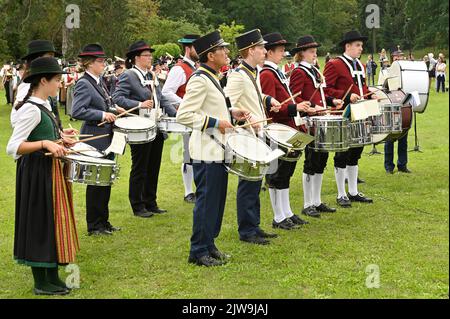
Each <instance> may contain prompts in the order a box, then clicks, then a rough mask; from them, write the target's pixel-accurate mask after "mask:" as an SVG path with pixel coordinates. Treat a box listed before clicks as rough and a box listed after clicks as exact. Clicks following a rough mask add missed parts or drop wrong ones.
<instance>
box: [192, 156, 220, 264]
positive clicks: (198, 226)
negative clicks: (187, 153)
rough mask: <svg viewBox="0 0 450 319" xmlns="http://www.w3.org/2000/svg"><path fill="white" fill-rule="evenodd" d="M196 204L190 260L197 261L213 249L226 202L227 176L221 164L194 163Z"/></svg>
mask: <svg viewBox="0 0 450 319" xmlns="http://www.w3.org/2000/svg"><path fill="white" fill-rule="evenodd" d="M193 169H194V181H195V186H196V189H197V190H196V192H195V196H196V201H195V207H194V220H193V225H192V237H191V250H190V257H193V258H200V257H202V256H205V255H208V254H209V251H211V250H212V249H215V248H216V246H215V244H214V239H215V238H217V237H218V236H219V233H220V228H221V226H222V218H223V212H224V209H225V201H226V198H227V187H228V173H227V171H226V169H225V166H224V165H223V164H221V163H210V164H206V163H194V164H193Z"/></svg>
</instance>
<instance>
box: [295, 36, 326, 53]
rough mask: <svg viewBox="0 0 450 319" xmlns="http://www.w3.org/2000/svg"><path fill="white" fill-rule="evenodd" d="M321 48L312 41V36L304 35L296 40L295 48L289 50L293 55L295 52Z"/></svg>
mask: <svg viewBox="0 0 450 319" xmlns="http://www.w3.org/2000/svg"><path fill="white" fill-rule="evenodd" d="M320 46H322V45H321V44H320V43H317V42H316V40H314V37H313V36H312V35H305V36H302V37H300V38H298V40H297V46H296V47H295V48H293V49H292V50H291V54H292V55H294V54H296V53H297V52H300V51H303V50H307V49H311V48H318V47H320Z"/></svg>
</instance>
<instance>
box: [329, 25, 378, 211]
mask: <svg viewBox="0 0 450 319" xmlns="http://www.w3.org/2000/svg"><path fill="white" fill-rule="evenodd" d="M366 40H367V37H366V36H362V35H361V34H360V33H359V32H358V31H349V32H347V33H345V34H344V37H343V39H342V41H341V42H340V43H339V45H340V46H341V47H342V49H343V50H344V53H343V55H341V56H338V57H337V58H335V59H332V60H330V61H329V62H328V63H327V64H326V65H325V70H324V76H325V78H326V79H327V86H326V88H325V93H326V94H328V95H330V96H334V97H339V98H344V96H345V94H346V92H347V90H348V89H349V88H350V93H349V94H348V95H347V96H346V98H345V100H344V103H345V104H349V103H356V102H357V101H359V100H361V99H363V98H364V96H368V97H369V98H372V99H377V96H376V95H375V94H369V89H368V87H367V84H366V73H365V70H364V66H363V64H362V63H361V61H360V60H359V58H360V57H361V54H362V52H363V44H364V41H366ZM363 149H364V146H361V147H355V148H350V149H349V150H348V151H346V152H337V153H336V154H335V156H334V167H335V177H336V184H337V189H338V196H337V199H336V201H337V203H338V204H339V205H340V206H341V207H351V205H352V204H351V203H352V202H361V203H372V202H373V200H372V199H371V198H368V197H366V196H365V195H364V194H362V193H360V192H359V191H358V161H359V159H360V158H361V154H362V152H363ZM346 172H347V175H348V196H347V193H346V191H345V177H346V174H345V173H346Z"/></svg>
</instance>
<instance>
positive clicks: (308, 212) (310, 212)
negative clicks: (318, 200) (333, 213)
mask: <svg viewBox="0 0 450 319" xmlns="http://www.w3.org/2000/svg"><path fill="white" fill-rule="evenodd" d="M302 214H303V215H306V216H309V217H314V218H320V213H319V212H318V211H317V210H316V208H315V207H314V206H309V207H306V208H304V209H303V210H302Z"/></svg>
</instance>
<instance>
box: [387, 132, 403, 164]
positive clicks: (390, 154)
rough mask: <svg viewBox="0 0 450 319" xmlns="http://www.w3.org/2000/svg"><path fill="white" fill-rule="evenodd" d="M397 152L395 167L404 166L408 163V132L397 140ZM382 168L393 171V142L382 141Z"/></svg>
mask: <svg viewBox="0 0 450 319" xmlns="http://www.w3.org/2000/svg"><path fill="white" fill-rule="evenodd" d="M397 154H398V159H397V167H398V168H400V169H404V168H406V165H407V164H408V133H406V135H405V136H403V137H402V138H400V139H399V140H398V147H397ZM384 168H385V169H386V170H387V171H393V170H394V168H395V165H394V142H390V141H389V142H385V143H384Z"/></svg>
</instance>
